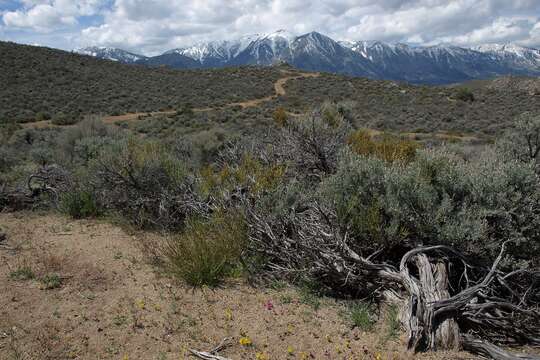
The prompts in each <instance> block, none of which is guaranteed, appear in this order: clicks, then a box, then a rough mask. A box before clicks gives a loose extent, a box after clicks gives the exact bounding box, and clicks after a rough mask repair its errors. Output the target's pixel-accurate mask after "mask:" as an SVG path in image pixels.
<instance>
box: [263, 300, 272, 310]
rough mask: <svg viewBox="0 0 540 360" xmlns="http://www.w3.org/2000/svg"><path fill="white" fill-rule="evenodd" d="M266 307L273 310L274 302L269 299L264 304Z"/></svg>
mask: <svg viewBox="0 0 540 360" xmlns="http://www.w3.org/2000/svg"><path fill="white" fill-rule="evenodd" d="M264 307H265V308H266V310H273V309H274V304H272V300H268V301H267V302H266V304H264Z"/></svg>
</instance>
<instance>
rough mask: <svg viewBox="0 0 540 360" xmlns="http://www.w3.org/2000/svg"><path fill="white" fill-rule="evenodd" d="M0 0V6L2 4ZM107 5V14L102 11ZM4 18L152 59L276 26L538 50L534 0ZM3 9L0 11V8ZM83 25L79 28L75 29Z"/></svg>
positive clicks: (60, 7) (150, 9) (539, 4)
mask: <svg viewBox="0 0 540 360" xmlns="http://www.w3.org/2000/svg"><path fill="white" fill-rule="evenodd" d="M0 1H1V0H0ZM104 3H107V4H109V6H108V7H107V8H104V7H103V6H102V5H103V4H104ZM21 4H22V7H21V8H20V9H18V10H16V11H8V12H6V13H4V15H3V19H4V23H5V24H6V27H8V28H15V27H18V28H30V29H34V30H38V31H46V30H50V31H53V30H54V29H58V28H62V27H66V26H67V27H69V26H73V25H74V24H76V23H77V22H79V24H80V17H81V16H84V15H94V14H99V15H101V16H102V18H103V21H102V22H100V23H98V24H93V25H81V24H80V26H79V27H75V28H76V31H75V30H74V31H73V33H72V36H73V38H75V39H77V40H75V41H76V42H77V43H78V45H80V46H86V45H110V46H117V47H122V48H126V49H128V50H132V51H139V52H144V53H147V54H155V53H159V52H162V51H164V50H167V49H170V48H173V47H178V46H186V45H189V44H192V43H194V42H197V41H204V40H209V39H225V38H232V37H237V36H241V35H245V34H252V33H262V32H271V31H274V30H276V29H279V28H284V29H287V30H289V31H291V32H294V33H298V34H300V33H305V32H309V31H319V32H321V33H324V34H327V35H329V36H331V37H333V38H335V39H337V40H372V39H378V40H384V41H390V42H412V43H419V44H434V43H438V42H454V43H456V44H460V45H474V44H478V43H483V42H505V41H513V42H518V43H521V44H527V45H530V46H540V34H539V33H540V30H539V27H538V25H537V24H538V23H539V21H540V1H539V0H317V1H312V0H227V1H225V0H82V1H72V0H21ZM0 10H1V9H0ZM80 27H82V28H80Z"/></svg>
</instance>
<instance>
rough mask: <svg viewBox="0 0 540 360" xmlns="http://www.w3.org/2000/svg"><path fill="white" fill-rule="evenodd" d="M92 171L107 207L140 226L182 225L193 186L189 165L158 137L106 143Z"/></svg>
mask: <svg viewBox="0 0 540 360" xmlns="http://www.w3.org/2000/svg"><path fill="white" fill-rule="evenodd" d="M90 173H92V174H93V176H94V181H93V182H94V184H95V186H96V188H97V189H99V191H100V201H101V202H102V203H103V204H104V205H105V207H107V208H110V209H113V210H116V211H118V212H120V213H121V214H123V215H124V216H125V217H126V218H128V219H129V220H130V221H131V222H132V223H133V224H135V225H136V226H139V227H141V228H162V229H167V230H173V229H179V228H181V227H182V225H183V223H184V220H185V218H186V215H187V214H186V211H187V210H186V208H185V207H184V205H183V204H184V203H183V197H182V196H183V195H184V194H185V193H186V192H187V191H189V190H190V186H189V182H188V176H187V173H186V166H185V164H184V163H183V162H182V160H181V159H179V158H178V157H176V156H175V155H174V154H173V153H172V152H171V151H170V150H169V149H168V148H167V146H165V145H163V144H162V143H160V142H157V141H144V140H141V139H135V138H130V139H122V140H118V141H116V142H114V143H112V144H111V145H109V146H105V147H104V148H103V149H102V150H101V151H100V153H99V156H97V157H96V158H95V159H93V160H92V162H91V166H90Z"/></svg>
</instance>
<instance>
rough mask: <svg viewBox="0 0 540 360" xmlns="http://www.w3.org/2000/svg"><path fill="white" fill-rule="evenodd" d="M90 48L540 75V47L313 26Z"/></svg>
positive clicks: (161, 60) (150, 61)
mask: <svg viewBox="0 0 540 360" xmlns="http://www.w3.org/2000/svg"><path fill="white" fill-rule="evenodd" d="M89 49H90V50H89V51H87V52H86V54H88V55H92V56H97V57H103V58H108V59H115V60H118V61H123V62H128V63H133V62H136V63H140V64H146V65H150V66H156V65H166V66H170V67H175V68H211V67H225V66H239V65H272V64H275V63H278V62H287V63H289V64H290V65H292V66H294V67H297V68H299V69H305V70H313V71H327V72H334V73H340V74H347V75H352V76H365V77H370V78H377V79H390V80H401V81H408V82H413V83H432V84H443V83H453V82H461V81H465V80H471V79H479V78H490V77H495V76H500V75H509V74H513V75H529V76H540V50H538V49H532V48H526V47H520V46H517V45H514V44H506V45H494V44H490V45H481V46H476V47H473V48H463V47H458V46H453V45H437V46H424V47H421V46H409V45H406V44H399V43H398V44H390V43H385V42H381V41H356V42H351V41H341V42H337V41H334V40H333V39H331V38H329V37H327V36H325V35H322V34H320V33H317V32H311V33H308V34H304V35H300V36H296V35H294V34H291V33H289V32H287V31H285V30H278V31H276V32H274V33H270V34H255V35H249V36H244V37H241V38H238V39H232V40H224V41H210V42H205V43H198V44H195V45H193V46H189V47H185V48H179V49H173V50H170V51H167V52H165V53H164V54H163V55H159V56H156V57H150V58H146V57H144V56H139V55H134V54H131V53H127V52H122V50H118V49H110V48H97V49H98V50H101V51H96V50H94V49H96V48H89ZM103 49H105V50H103ZM85 50H87V49H85ZM124 54H128V57H126V58H125V59H126V60H122V57H121V56H120V55H124ZM129 55H131V56H132V57H131V58H130V57H129ZM137 56H138V57H139V58H138V59H135V60H133V59H134V57H137Z"/></svg>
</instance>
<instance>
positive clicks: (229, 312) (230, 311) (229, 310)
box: [225, 309, 232, 321]
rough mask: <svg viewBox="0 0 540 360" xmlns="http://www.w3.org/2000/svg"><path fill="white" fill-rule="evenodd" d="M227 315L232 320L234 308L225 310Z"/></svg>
mask: <svg viewBox="0 0 540 360" xmlns="http://www.w3.org/2000/svg"><path fill="white" fill-rule="evenodd" d="M225 317H226V318H227V320H229V321H231V320H232V310H231V309H227V310H225Z"/></svg>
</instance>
